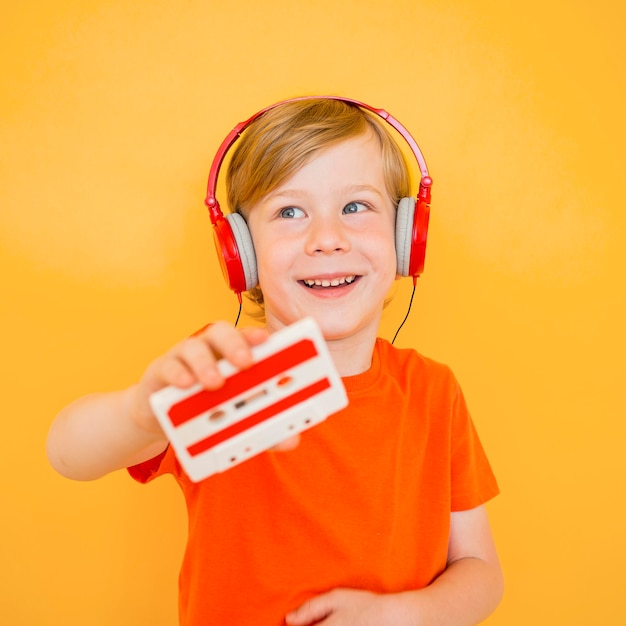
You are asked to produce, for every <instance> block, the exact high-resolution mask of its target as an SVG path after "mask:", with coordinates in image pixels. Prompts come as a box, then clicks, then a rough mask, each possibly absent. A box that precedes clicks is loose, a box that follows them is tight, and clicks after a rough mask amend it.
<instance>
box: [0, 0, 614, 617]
mask: <svg viewBox="0 0 626 626" xmlns="http://www.w3.org/2000/svg"><path fill="white" fill-rule="evenodd" d="M5 4H6V3H5ZM624 6H625V5H624V4H623V3H622V2H615V1H613V2H611V1H609V0H599V1H598V2H593V3H589V2H583V1H582V0H572V1H570V2H567V3H563V2H556V1H555V0H547V1H546V0H528V1H526V2H520V1H519V0H512V1H510V2H502V1H496V0H448V1H435V0H431V1H424V0H387V1H386V2H378V1H374V0H344V1H343V2H338V1H337V0H332V1H331V0H324V1H315V0H311V1H310V2H298V1H295V0H294V1H288V0H280V1H276V0H274V1H271V0H270V1H269V2H252V1H251V0H241V1H240V2H236V3H235V2H227V1H226V2H219V3H218V2H211V1H207V2H200V1H199V0H179V1H176V0H149V1H146V2H123V1H122V0H94V1H92V2H84V1H79V0H65V1H62V0H57V1H55V2H51V1H48V2H45V1H42V0H39V1H35V0H22V1H21V2H19V3H18V2H15V3H12V8H10V9H9V8H6V7H5V8H3V10H2V17H1V19H0V22H1V26H0V28H1V37H0V50H1V55H0V64H1V65H0V76H1V78H0V80H1V81H2V83H1V86H2V91H1V105H0V118H1V119H0V246H1V249H0V263H1V267H2V288H1V301H0V310H1V320H0V329H1V333H2V336H1V338H0V339H1V344H0V345H1V346H2V399H3V407H4V408H3V411H2V413H3V417H2V441H3V446H2V448H3V451H2V454H1V456H0V463H1V468H0V469H1V473H0V480H1V487H2V500H3V505H2V511H3V512H2V517H1V522H0V524H1V525H0V550H1V552H0V563H1V566H0V589H1V591H0V615H1V616H2V622H3V623H6V624H19V625H27V626H31V625H57V624H59V625H61V624H62V625H63V626H74V625H76V626H78V625H81V626H82V625H84V624H90V625H91V626H100V625H102V626H104V625H107V626H110V625H111V624H122V625H125V624H129V625H130V624H133V625H135V624H154V625H157V626H166V625H171V624H174V623H175V621H176V617H175V615H176V606H175V605H176V579H177V570H178V565H179V562H180V558H181V550H182V547H183V544H184V536H185V514H184V511H183V504H182V499H181V497H180V495H179V493H178V492H177V489H176V487H175V485H174V483H173V481H170V480H168V479H164V480H161V481H157V483H155V484H154V485H152V486H150V487H140V486H138V485H136V484H134V483H133V482H132V481H131V480H130V479H129V478H128V477H126V475H125V474H124V473H123V472H119V473H118V474H116V475H112V476H109V477H106V478H104V479H102V480H100V481H97V482H94V483H86V484H84V483H73V482H71V481H67V480H65V479H63V478H61V477H59V476H57V475H56V474H55V473H54V472H53V471H52V470H51V469H50V468H49V466H48V464H47V461H46V458H45V454H44V442H45V437H46V432H47V429H48V426H49V424H50V421H51V420H52V418H53V417H54V415H55V414H56V412H57V411H58V410H59V409H60V408H61V407H62V406H63V405H64V404H66V403H67V402H69V401H70V400H72V399H73V398H75V397H76V396H78V395H80V394H83V393H87V392H90V391H94V390H106V389H114V388H118V387H121V386H124V385H127V384H129V383H130V382H132V381H134V380H135V379H136V378H137V377H138V376H139V375H140V373H141V371H142V369H143V367H144V366H145V365H146V364H147V362H148V361H149V360H150V359H151V358H152V357H154V356H156V355H158V354H159V353H160V352H162V351H163V350H165V349H166V348H168V347H169V346H170V345H171V344H172V343H173V342H175V341H177V340H178V339H179V338H181V337H184V336H185V335H186V334H188V333H189V332H191V331H193V330H195V329H196V328H198V327H199V326H201V325H203V324H204V323H205V322H206V321H208V320H212V319H216V318H225V319H229V320H233V319H234V317H235V313H236V301H235V298H234V297H233V296H232V295H231V294H230V293H229V292H228V291H227V289H226V287H225V285H224V284H223V282H222V279H221V276H220V274H219V268H218V265H217V262H216V260H215V258H214V252H213V249H212V242H211V234H210V228H209V219H208V216H207V214H206V212H205V211H204V209H203V205H202V200H203V197H204V196H203V194H204V191H205V180H206V175H207V174H208V169H209V166H210V162H211V159H212V156H213V153H214V151H215V150H216V148H217V146H218V144H219V142H220V141H221V139H222V138H223V137H224V136H225V135H226V133H227V132H228V131H229V130H230V129H231V128H232V127H233V126H234V125H235V123H237V122H239V121H240V120H242V119H245V118H247V117H248V116H249V115H250V114H251V113H253V112H255V111H256V110H258V109H260V108H262V107H263V106H265V105H267V104H270V103H272V102H275V101H277V100H280V99H283V98H285V97H290V96H294V95H301V94H316V93H333V94H340V95H346V96H350V97H353V98H357V99H360V100H363V101H365V102H368V103H370V104H372V105H374V106H378V107H384V108H386V109H388V110H389V111H390V112H392V113H393V114H394V115H395V116H396V117H397V118H398V119H400V120H401V121H402V122H403V123H404V124H405V125H406V126H407V127H408V128H409V129H411V131H412V132H413V133H414V135H415V136H416V138H417V140H418V142H419V143H420V146H421V148H422V149H423V151H424V153H425V155H426V158H427V161H428V164H429V167H430V170H431V174H432V176H433V178H434V181H435V187H434V190H433V210H432V220H431V230H430V239H429V251H428V255H427V264H426V272H425V274H424V276H423V278H422V279H420V281H419V284H418V290H417V295H416V302H415V306H414V309H413V311H412V314H411V318H410V321H409V323H408V326H407V327H406V328H405V330H403V332H402V334H401V335H400V338H399V340H398V344H399V345H413V346H415V347H417V348H418V349H419V350H421V351H422V352H424V353H425V354H427V355H429V356H432V357H434V358H436V359H438V360H441V361H444V362H446V363H448V364H449V365H451V366H452V368H453V369H454V371H455V372H456V374H457V376H458V378H459V379H460V381H461V384H462V386H463V388H464V390H465V393H466V395H467V398H468V401H469V403H470V407H471V409H472V412H473V414H474V417H475V421H476V423H477V425H478V428H479V432H480V433H481V437H482V439H483V442H484V444H485V446H486V448H487V449H488V452H489V456H490V458H491V461H492V464H493V466H494V469H495V470H496V473H497V475H498V478H499V482H500V485H501V488H502V492H503V493H502V495H501V496H500V497H498V498H497V499H496V500H495V501H494V502H493V503H491V504H490V506H489V510H490V514H491V517H492V520H493V526H494V532H495V535H496V538H497V542H498V545H499V548H500V554H501V557H502V561H503V565H504V568H505V573H506V580H507V590H506V596H505V599H504V601H503V603H502V605H501V608H500V609H499V610H498V612H497V613H496V614H495V615H494V616H493V617H492V618H490V619H489V620H488V623H489V624H491V625H493V626H496V625H506V626H517V625H519V626H522V625H523V626H528V625H529V624H540V625H543V624H546V625H555V624H558V625H567V626H574V625H588V624H602V625H622V624H626V609H625V608H624V601H623V594H624V591H623V587H624V573H623V572H624V561H626V546H625V539H624V528H625V527H626V525H625V523H624V514H623V510H624V505H623V499H624V491H625V490H624V478H625V463H624V457H625V456H626V452H625V449H624V444H625V443H626V442H625V439H626V437H625V432H626V427H625V426H624V421H625V420H624V418H625V409H624V388H625V385H624V383H625V380H624V379H625V376H624V365H623V363H624V353H625V348H626V346H625V341H624V339H625V336H624V335H625V334H624V319H626V307H625V302H624V272H625V270H626V252H625V248H626V239H625V238H624V234H625V232H624V231H625V226H626V212H625V210H624V188H623V177H624V173H623V172H624V165H626V163H625V158H624V146H625V145H626V132H625V130H626V126H625V123H624V110H625V107H626V102H625V100H626V99H625V97H624V94H625V88H626V84H625V83H626V80H625V77H626V72H625V71H624V62H625V61H626V49H625V43H624V40H625V37H624V23H625V22H626V9H625V8H624ZM409 291H410V281H403V283H402V284H401V285H400V286H399V288H398V290H397V293H396V297H395V299H394V302H393V304H392V305H391V306H390V307H389V309H388V311H387V313H386V315H385V320H384V325H383V328H382V333H383V335H385V336H387V337H390V336H391V335H392V333H393V331H394V330H395V328H396V326H397V324H398V323H399V321H400V319H401V318H402V316H403V314H404V309H405V307H406V304H407V302H408V295H409ZM217 575H219V573H218V574H217ZM241 582H242V584H245V581H241Z"/></svg>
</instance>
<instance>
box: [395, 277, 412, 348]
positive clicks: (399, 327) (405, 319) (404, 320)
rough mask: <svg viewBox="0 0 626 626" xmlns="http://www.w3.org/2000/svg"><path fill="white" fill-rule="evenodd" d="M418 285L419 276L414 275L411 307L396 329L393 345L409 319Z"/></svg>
mask: <svg viewBox="0 0 626 626" xmlns="http://www.w3.org/2000/svg"><path fill="white" fill-rule="evenodd" d="M416 286H417V276H414V277H413V289H412V290H411V299H410V300H409V308H408V309H407V311H406V315H405V316H404V319H403V320H402V323H401V324H400V326H398V330H396V334H395V335H394V336H393V339H392V340H391V345H392V346H393V344H394V342H395V340H396V337H397V336H398V333H399V332H400V331H401V330H402V327H403V326H404V323H405V322H406V321H407V319H409V313H410V312H411V305H412V304H413V297H414V296H415V287H416Z"/></svg>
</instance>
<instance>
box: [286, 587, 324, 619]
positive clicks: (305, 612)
mask: <svg viewBox="0 0 626 626" xmlns="http://www.w3.org/2000/svg"><path fill="white" fill-rule="evenodd" d="M334 610H335V606H334V602H333V593H332V592H330V593H324V594H322V595H319V596H316V597H315V598H311V599H310V600H307V601H306V602H305V603H304V604H302V605H301V606H300V607H299V608H297V609H296V610H295V611H292V612H291V613H289V614H287V615H286V616H285V621H286V622H287V624H288V626H308V625H309V624H316V623H317V622H319V621H320V620H323V619H326V618H327V617H329V616H330V615H331V614H332V613H333V611H334Z"/></svg>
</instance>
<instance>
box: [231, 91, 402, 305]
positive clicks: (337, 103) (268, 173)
mask: <svg viewBox="0 0 626 626" xmlns="http://www.w3.org/2000/svg"><path fill="white" fill-rule="evenodd" d="M368 132H372V133H373V134H374V136H375V137H376V138H377V140H378V143H379V145H380V148H381V154H382V160H383V169H384V172H383V174H384V178H385V183H386V187H387V192H388V193H389V197H390V198H391V200H392V202H393V203H394V205H396V206H397V204H398V202H399V201H400V199H401V198H404V197H406V196H408V195H410V189H411V179H410V174H409V169H408V167H407V164H406V161H405V159H404V155H403V154H402V151H401V150H400V148H399V147H398V145H397V144H396V142H395V141H394V140H393V139H392V137H391V135H390V133H389V132H388V130H387V128H386V127H385V123H384V122H383V121H381V120H380V119H379V118H377V117H376V116H375V115H373V114H370V113H369V112H367V111H365V110H363V109H361V108H360V107H358V106H357V105H355V104H352V103H349V102H345V101H343V100H334V99H328V98H306V99H302V100H292V101H288V102H285V103H283V104H280V105H278V106H276V107H274V108H272V109H270V110H268V111H267V112H265V113H263V115H261V116H260V117H259V118H258V119H256V120H255V121H254V122H252V123H251V124H250V126H249V127H248V128H247V129H246V130H245V131H244V132H243V134H242V136H241V138H240V139H239V140H238V143H237V145H236V147H235V149H234V150H233V154H232V157H231V160H230V163H229V165H228V170H227V173H226V193H227V199H228V206H229V209H230V211H231V212H238V213H241V214H242V215H243V216H244V217H245V216H247V215H248V213H249V212H250V210H251V209H252V207H253V206H254V205H255V204H256V203H257V202H259V200H261V199H262V198H263V197H265V196H266V195H267V194H268V193H270V192H271V191H272V190H274V189H275V188H276V187H278V186H279V185H281V184H282V183H283V182H284V181H286V180H287V179H288V178H289V177H290V176H291V175H292V174H294V173H295V172H296V171H298V170H299V169H300V168H301V167H303V166H304V165H305V164H306V163H308V162H309V161H310V160H311V159H313V158H314V157H315V155H316V153H318V152H319V151H320V150H323V149H324V148H328V147H329V146H331V145H333V144H337V143H339V142H341V141H344V140H346V139H350V138H353V137H357V136H359V135H362V134H364V133H368ZM248 295H249V297H250V299H251V300H253V301H254V302H256V303H257V304H259V305H262V302H263V298H262V294H261V290H260V289H258V288H257V289H253V290H252V291H251V292H249V293H248Z"/></svg>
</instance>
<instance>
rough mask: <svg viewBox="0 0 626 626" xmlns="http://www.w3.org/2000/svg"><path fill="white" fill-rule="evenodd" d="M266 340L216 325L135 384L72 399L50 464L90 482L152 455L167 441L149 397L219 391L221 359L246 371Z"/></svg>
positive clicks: (59, 422) (258, 332) (260, 333)
mask: <svg viewBox="0 0 626 626" xmlns="http://www.w3.org/2000/svg"><path fill="white" fill-rule="evenodd" d="M267 337H268V334H267V332H266V331H265V330H263V329H260V328H248V329H243V330H237V329H235V328H233V327H232V326H231V325H229V324H227V323H226V322H217V323H215V324H213V325H212V326H210V327H208V328H206V329H205V330H204V331H202V333H200V334H198V335H195V336H193V337H190V338H188V339H185V340H184V341H182V342H180V343H179V344H177V345H176V346H174V347H173V348H172V349H171V350H170V351H169V352H168V353H167V354H164V355H163V356H161V357H159V358H157V359H155V360H154V361H153V362H152V363H151V364H150V365H149V366H148V368H147V369H146V371H145V373H144V375H143V376H142V378H141V380H140V382H139V383H138V384H137V385H133V386H132V387H129V388H128V389H124V390H122V391H114V392H110V393H102V394H94V395H90V396H86V397H84V398H81V399H79V400H76V401H75V402H73V403H72V404H70V405H68V406H67V407H65V408H64V409H63V410H62V411H61V412H60V413H59V415H57V417H56V418H55V420H54V422H53V423H52V426H51V428H50V432H49V434H48V441H47V446H46V448H47V453H48V459H49V460H50V463H51V465H52V466H53V467H54V469H56V470H57V471H58V472H59V473H60V474H62V475H63V476H66V477H68V478H73V479H75V480H92V479H95V478H99V477H101V476H103V475H105V474H108V473H109V472H112V471H114V470H117V469H121V468H124V467H129V466H131V465H135V464H137V463H140V462H141V461H145V460H147V459H149V458H152V457H153V456H156V455H157V454H158V453H159V452H161V451H162V450H164V449H165V447H166V446H167V440H166V438H165V435H164V434H163V431H162V430H161V427H160V426H159V423H158V421H157V419H156V417H155V416H154V414H153V412H152V409H151V408H150V402H149V397H150V395H151V394H152V393H153V392H155V391H158V390H159V389H161V388H163V387H165V386H167V385H175V386H177V387H181V388H188V387H191V386H192V385H194V384H196V383H200V384H202V385H204V386H205V387H206V388H207V389H217V388H219V387H220V386H221V385H222V384H223V382H224V378H223V376H222V374H221V373H220V371H219V369H218V368H217V361H218V360H219V358H222V357H223V358H226V359H228V360H229V361H231V362H232V363H233V365H235V366H236V367H246V366H248V365H250V364H251V362H252V351H251V347H252V346H254V345H256V344H259V343H262V342H263V341H265V340H266V339H267Z"/></svg>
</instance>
